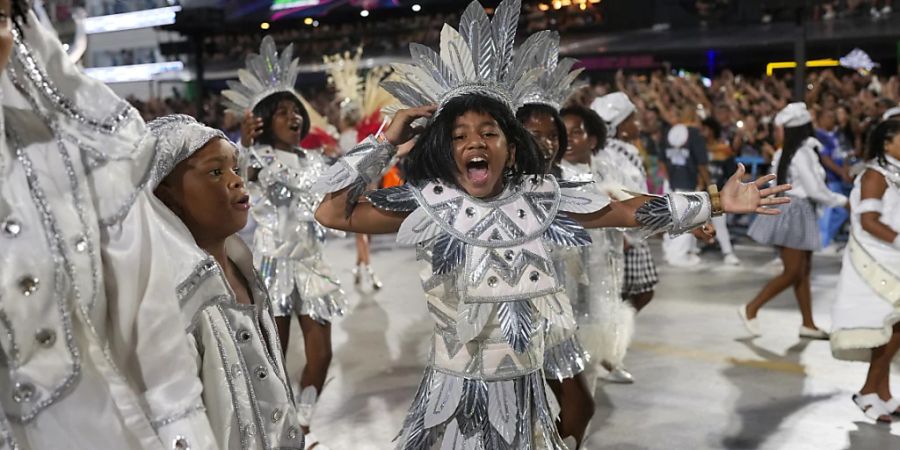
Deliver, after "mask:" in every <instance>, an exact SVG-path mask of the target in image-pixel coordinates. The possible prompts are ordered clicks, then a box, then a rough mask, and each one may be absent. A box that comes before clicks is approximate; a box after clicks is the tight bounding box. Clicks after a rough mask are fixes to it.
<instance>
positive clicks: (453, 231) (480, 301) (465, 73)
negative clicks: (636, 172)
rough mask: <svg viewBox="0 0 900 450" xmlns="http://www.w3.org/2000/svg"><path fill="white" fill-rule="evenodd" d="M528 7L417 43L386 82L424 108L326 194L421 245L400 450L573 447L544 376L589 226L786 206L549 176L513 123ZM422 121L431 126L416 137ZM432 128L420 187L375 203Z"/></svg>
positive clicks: (330, 217)
mask: <svg viewBox="0 0 900 450" xmlns="http://www.w3.org/2000/svg"><path fill="white" fill-rule="evenodd" d="M520 9H521V4H520V2H519V1H517V0H506V1H504V2H502V3H501V4H500V6H498V7H497V9H496V10H495V15H494V18H493V20H490V19H488V17H487V15H486V14H485V12H484V9H483V7H482V6H481V5H479V4H478V3H477V2H473V3H472V4H470V5H469V7H468V8H467V9H466V11H465V13H464V14H463V17H462V22H461V23H462V25H461V27H460V28H461V31H459V32H458V31H456V30H455V29H453V28H451V27H449V26H445V27H444V29H443V31H442V38H441V41H442V42H441V49H442V52H441V53H440V54H438V53H436V52H434V51H432V50H430V49H428V48H427V47H424V46H420V45H417V44H413V45H411V53H412V56H413V64H396V65H394V69H395V72H394V75H393V78H392V79H390V80H388V81H386V82H385V83H383V86H384V87H385V88H386V89H387V90H388V91H389V92H390V93H391V94H393V95H394V97H396V98H397V99H398V100H399V101H401V102H402V103H403V104H404V105H405V106H406V107H409V109H405V110H401V111H399V112H398V113H397V114H396V115H395V117H394V120H393V121H392V123H391V125H390V126H389V127H388V128H387V130H386V131H385V133H384V134H383V135H378V136H372V137H370V138H368V139H367V140H365V141H364V142H362V143H361V144H360V145H359V146H357V148H356V149H355V150H354V151H352V152H350V153H349V154H348V155H347V156H345V157H344V158H343V159H341V160H339V161H338V162H337V163H336V164H335V165H334V166H332V168H331V169H330V170H329V172H328V173H327V174H326V175H325V176H323V177H322V178H320V180H319V183H318V185H317V189H320V190H321V191H323V192H329V193H330V194H329V195H328V196H327V197H326V198H325V200H324V201H323V202H322V204H321V206H320V207H319V209H318V210H317V212H316V218H317V219H318V220H319V221H320V222H322V223H323V224H324V225H325V226H329V227H333V228H338V229H343V230H347V231H353V232H365V233H394V232H397V233H398V241H399V242H401V243H408V244H415V245H417V248H418V253H419V256H420V259H421V260H422V263H423V267H422V271H421V272H420V273H421V276H422V281H423V288H424V290H425V293H426V294H425V297H426V301H427V303H428V306H429V311H430V312H431V316H432V318H433V319H434V321H435V335H434V338H433V340H432V354H431V362H430V364H429V366H428V369H427V370H426V372H425V377H424V379H423V381H422V384H421V385H420V388H419V392H418V393H417V394H416V398H415V400H414V402H413V405H412V407H411V409H410V412H409V415H408V416H407V419H406V421H405V423H404V426H403V430H402V432H401V434H400V437H399V443H398V446H399V447H400V448H404V449H433V448H439V447H441V446H444V447H445V448H447V447H450V448H452V447H453V446H462V445H465V446H470V447H475V448H478V447H483V448H491V449H504V448H510V449H513V448H516V449H518V448H538V449H542V448H550V449H565V448H566V446H565V444H564V443H563V442H562V441H561V439H560V437H559V435H558V433H557V430H556V424H555V417H554V416H555V413H554V411H553V410H554V408H553V407H551V403H550V401H549V399H548V396H547V395H546V390H545V387H544V381H543V377H542V373H541V372H542V371H541V368H542V366H543V354H544V348H543V347H544V346H543V344H544V325H545V324H546V322H547V321H557V322H558V323H569V324H571V325H570V327H571V326H573V325H574V320H573V318H572V315H571V309H570V308H569V307H568V303H567V302H561V301H559V300H558V298H557V297H556V296H555V295H553V294H556V293H558V292H559V291H560V290H561V285H560V282H559V280H558V277H557V274H556V271H555V270H554V268H553V262H552V259H551V258H550V252H549V249H550V248H551V247H552V246H555V245H571V246H579V245H586V244H588V243H589V242H590V240H589V237H588V235H587V234H586V232H585V230H584V228H583V227H589V228H594V227H611V226H626V227H627V226H631V227H637V226H643V227H644V228H645V229H646V231H647V232H649V233H653V232H659V231H664V230H676V231H681V230H687V229H691V228H693V227H695V226H698V225H700V224H702V223H704V222H706V221H707V220H708V219H709V217H711V215H712V214H713V212H714V211H715V212H717V213H718V212H720V211H759V212H762V213H766V212H768V209H767V208H766V206H769V205H775V204H778V203H783V202H784V201H786V199H768V198H764V197H767V196H769V195H772V194H775V193H777V192H781V191H783V190H785V189H787V186H781V187H778V188H769V189H763V190H760V189H759V188H758V187H757V184H756V183H751V184H741V183H740V181H738V178H733V179H732V180H730V182H729V183H728V185H727V186H726V187H725V188H724V189H723V190H722V193H721V194H720V195H719V196H716V195H709V194H706V193H688V194H677V195H669V196H666V197H653V198H651V197H644V196H642V197H636V198H634V199H632V200H629V201H626V202H621V203H619V202H614V203H611V204H610V205H608V206H606V207H602V205H601V204H600V201H599V200H598V198H597V196H596V195H595V194H593V193H592V192H591V191H590V190H588V189H586V188H585V187H584V185H582V184H580V183H571V182H565V181H557V179H556V178H555V177H553V176H552V175H544V173H545V169H546V168H545V160H544V158H543V157H542V156H541V155H540V152H539V150H538V149H537V147H536V144H535V142H534V139H533V138H532V137H531V136H530V135H529V134H528V132H527V131H526V130H524V129H523V128H522V126H521V125H520V124H519V122H518V121H516V119H515V116H514V113H515V111H516V110H517V109H518V107H519V106H521V98H522V95H523V94H524V93H526V92H529V91H530V90H531V89H532V87H531V86H533V84H534V83H535V80H536V78H537V77H538V73H539V72H540V70H541V69H540V68H536V69H533V68H531V67H528V66H526V65H525V64H524V63H523V61H525V60H527V58H524V57H523V56H518V57H514V56H513V43H514V42H513V41H514V39H515V30H516V24H517V23H518V15H519V11H520ZM520 54H521V53H520ZM419 120H424V121H425V122H426V123H427V125H426V126H425V127H424V129H419V128H418V127H417V126H415V125H413V123H414V122H416V121H419ZM417 131H421V134H420V136H419V138H418V140H417V141H416V144H415V146H414V147H413V148H412V150H411V151H410V152H409V154H408V155H407V156H406V157H407V159H406V166H405V169H406V170H405V174H406V176H407V179H408V183H407V184H406V185H403V186H400V187H395V188H391V189H384V190H379V191H375V192H372V193H370V194H368V196H367V200H368V201H364V202H360V201H359V197H360V196H361V194H362V192H363V190H364V189H365V186H367V185H368V184H369V183H370V182H371V181H372V179H373V178H374V177H376V176H378V175H380V173H381V171H382V170H383V169H384V168H385V166H386V165H387V164H388V162H389V161H390V160H391V158H392V157H393V156H394V153H395V152H396V146H397V145H400V144H403V143H405V142H407V141H409V140H410V139H411V138H412V137H414V136H415V135H416V134H417ZM739 172H740V171H739ZM770 179H771V177H766V178H764V179H761V180H760V181H759V182H758V183H759V184H760V185H761V184H762V183H765V182H768V181H769V180H770ZM720 201H721V209H720V208H719V207H718V204H719V202H720ZM713 202H715V203H716V207H715V209H714V206H713Z"/></svg>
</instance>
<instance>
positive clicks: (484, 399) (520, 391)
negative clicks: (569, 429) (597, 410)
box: [397, 367, 567, 450]
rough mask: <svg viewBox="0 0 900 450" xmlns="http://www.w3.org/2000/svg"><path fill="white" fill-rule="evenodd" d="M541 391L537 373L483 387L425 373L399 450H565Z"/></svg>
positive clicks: (480, 383) (480, 382)
mask: <svg viewBox="0 0 900 450" xmlns="http://www.w3.org/2000/svg"><path fill="white" fill-rule="evenodd" d="M545 386H546V385H545V384H544V380H543V378H542V377H541V371H535V372H532V373H530V374H528V375H525V376H522V377H518V378H514V379H511V380H500V381H485V380H479V379H466V378H461V377H457V376H454V375H449V374H445V373H443V372H440V371H438V370H435V369H434V368H431V367H429V368H428V369H426V371H425V377H424V378H423V379H422V384H421V385H419V390H418V392H417V393H416V397H415V399H414V400H413V404H412V406H411V407H410V410H409V414H407V416H406V420H405V421H404V422H403V429H402V430H401V431H400V435H399V436H398V437H397V441H398V444H397V450H437V449H446V448H449V449H465V450H469V449H471V450H488V449H490V450H523V449H524V450H567V448H566V445H565V444H564V443H563V442H562V439H560V437H559V432H558V431H557V429H556V410H558V407H556V406H555V403H554V406H551V404H550V403H549V402H550V401H554V402H555V400H551V399H549V398H548V395H547V390H546V388H545ZM549 397H552V395H551V396H549Z"/></svg>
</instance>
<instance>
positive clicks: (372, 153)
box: [312, 136, 397, 213]
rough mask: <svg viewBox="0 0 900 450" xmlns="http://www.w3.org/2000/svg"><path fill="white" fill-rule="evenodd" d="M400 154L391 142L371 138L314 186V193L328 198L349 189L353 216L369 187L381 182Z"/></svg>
mask: <svg viewBox="0 0 900 450" xmlns="http://www.w3.org/2000/svg"><path fill="white" fill-rule="evenodd" d="M396 153H397V147H395V146H394V145H393V144H391V143H390V142H388V141H387V139H383V138H381V139H376V137H375V136H369V137H368V138H366V140H364V141H362V142H360V143H359V144H357V145H356V147H354V148H353V150H351V151H350V152H349V153H347V154H346V155H345V156H344V157H343V158H341V159H339V160H337V162H335V163H334V165H332V166H331V167H329V168H328V170H326V171H325V173H324V174H322V176H321V177H319V179H318V180H316V182H315V184H313V186H312V190H313V192H315V193H319V194H327V193H330V192H337V191H340V190H342V189H344V188H349V189H350V191H349V192H348V193H347V209H348V213H349V211H352V209H353V207H355V206H356V203H357V202H358V201H359V197H360V196H361V195H362V194H363V192H365V190H366V186H369V185H370V184H372V182H373V181H377V180H378V179H379V178H381V176H382V174H383V173H384V171H385V169H387V168H388V166H389V165H390V162H391V159H392V158H393V157H394V154H396Z"/></svg>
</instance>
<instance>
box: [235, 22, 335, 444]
mask: <svg viewBox="0 0 900 450" xmlns="http://www.w3.org/2000/svg"><path fill="white" fill-rule="evenodd" d="M292 58H293V46H292V45H289V46H288V47H287V48H285V49H284V51H282V53H281V54H280V55H279V54H278V52H277V50H276V48H275V42H274V40H273V39H272V37H271V36H266V37H265V38H263V41H262V44H261V45H260V54H259V55H251V56H250V57H248V58H247V68H246V69H242V70H241V71H240V72H239V77H240V79H241V82H240V83H236V82H229V87H230V88H231V89H230V90H227V91H224V92H223V95H224V96H225V97H226V98H227V99H228V102H227V103H226V105H227V106H228V108H229V109H231V110H232V111H236V112H239V113H244V114H245V120H244V127H243V129H242V136H241V146H242V149H241V150H242V157H244V158H246V159H247V160H248V161H249V165H250V168H249V169H248V172H247V178H248V180H249V185H250V189H251V195H252V197H253V198H254V199H255V204H254V206H253V209H252V214H253V217H254V219H255V220H256V223H257V228H256V233H255V236H254V240H253V254H254V257H255V259H256V262H257V267H259V270H260V273H261V275H262V277H263V280H264V281H265V284H266V286H267V287H268V289H269V297H270V299H271V301H272V302H273V305H274V307H275V316H276V321H277V323H278V333H279V336H280V339H281V346H282V348H283V349H284V350H287V346H288V341H289V337H290V319H291V317H292V316H295V315H296V316H297V317H298V319H299V321H300V328H301V330H302V331H303V342H304V346H305V350H306V367H304V368H303V373H302V375H301V376H300V380H299V382H300V390H299V394H298V395H299V398H298V401H297V409H298V412H299V414H300V420H301V425H303V427H304V428H306V429H305V430H304V431H305V432H307V437H306V441H307V445H308V446H310V447H311V446H313V445H315V444H317V440H316V438H315V436H314V435H312V434H311V433H309V432H308V431H309V430H308V428H309V424H310V420H311V418H312V413H313V407H314V406H315V404H316V401H317V399H318V396H319V394H320V393H321V392H322V387H323V386H324V384H325V379H326V375H327V374H328V366H329V365H330V364H331V356H332V351H331V321H332V320H334V319H335V318H336V317H337V316H340V315H342V314H343V313H344V309H345V307H346V304H345V302H346V300H345V298H344V293H343V291H342V290H341V288H340V284H339V282H338V280H337V278H336V277H335V276H334V275H333V274H332V271H331V268H330V267H329V266H328V265H327V264H326V263H325V262H324V261H323V260H322V244H323V241H324V238H325V229H324V228H323V227H322V226H321V225H319V224H318V223H316V221H315V219H314V218H313V213H314V211H315V208H316V206H317V205H318V204H319V201H320V199H321V195H319V194H314V193H313V192H312V191H311V190H310V188H311V186H312V184H313V182H314V181H315V180H316V179H317V178H318V177H319V176H320V175H321V174H323V173H324V172H325V171H326V169H327V168H328V164H327V162H326V160H325V157H324V156H323V155H322V154H321V152H318V151H312V150H303V149H300V148H299V147H298V143H299V142H300V140H301V139H302V138H303V137H304V136H305V135H306V134H307V133H308V132H309V129H310V120H309V117H310V114H309V112H308V109H309V106H308V105H307V104H306V102H305V101H304V100H303V99H302V97H300V95H299V94H298V93H297V92H296V91H295V90H294V84H295V82H296V80H297V75H298V73H299V69H298V61H297V60H296V59H292ZM316 448H318V449H320V450H325V449H324V447H323V446H322V445H319V446H317V447H316Z"/></svg>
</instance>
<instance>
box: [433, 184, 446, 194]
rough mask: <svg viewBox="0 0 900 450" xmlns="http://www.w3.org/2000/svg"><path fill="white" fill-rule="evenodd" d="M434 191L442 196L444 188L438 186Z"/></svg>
mask: <svg viewBox="0 0 900 450" xmlns="http://www.w3.org/2000/svg"><path fill="white" fill-rule="evenodd" d="M433 190H434V193H435V194H441V193H443V192H444V187H443V186H441V185H439V184H438V185H436V186H435V187H434V189H433Z"/></svg>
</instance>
